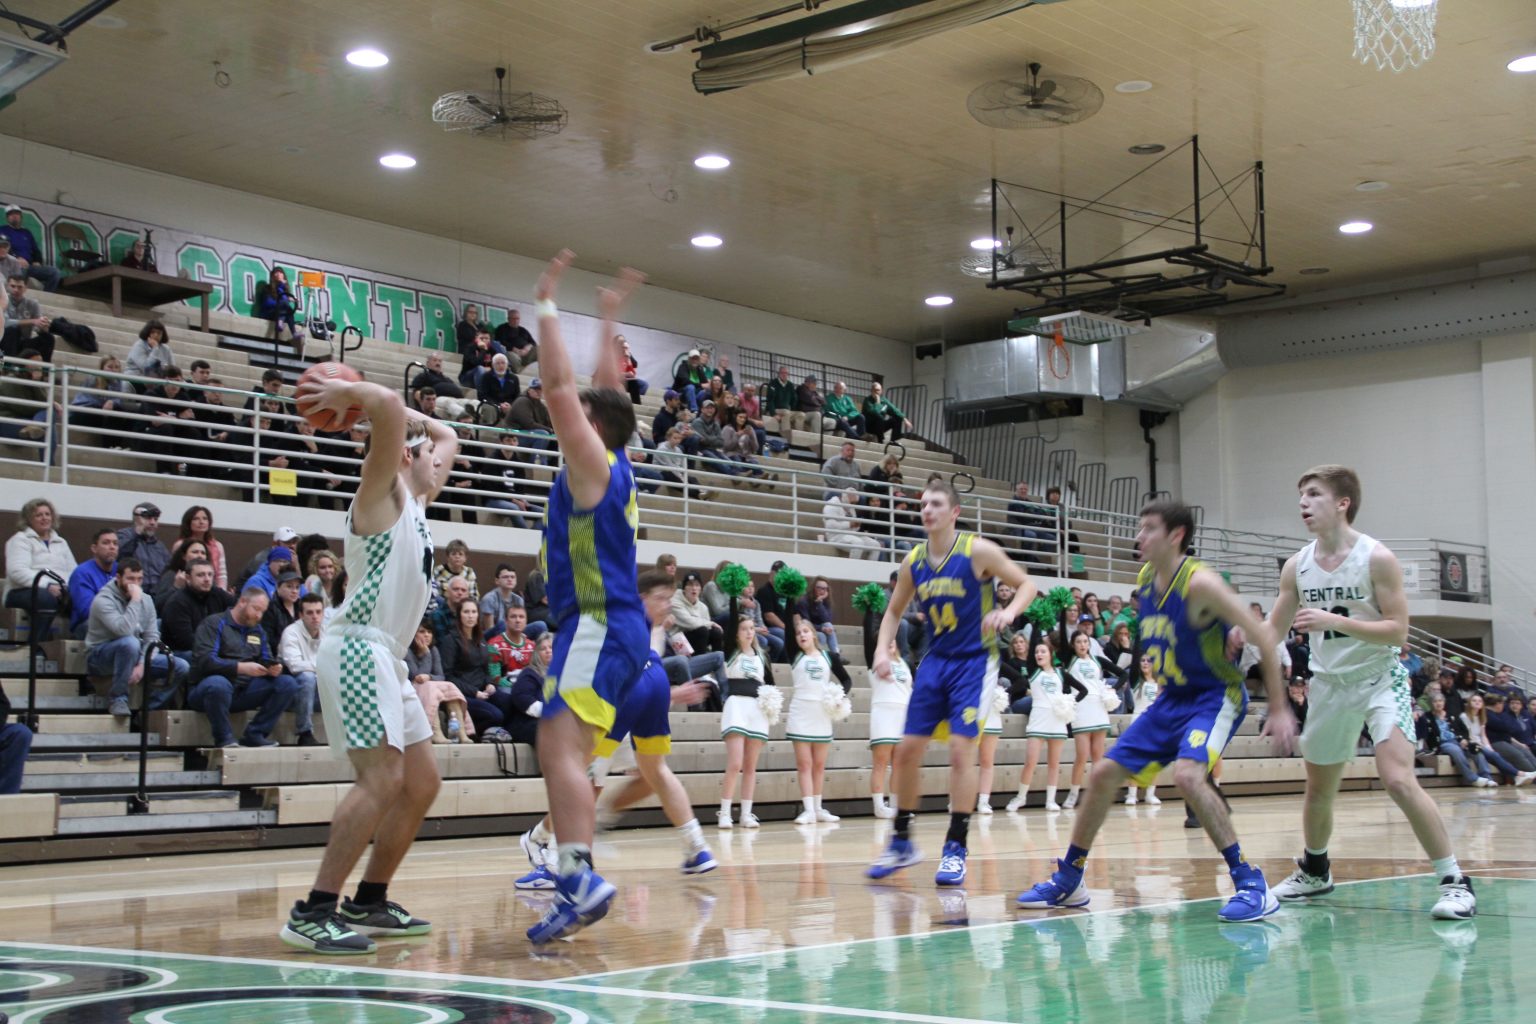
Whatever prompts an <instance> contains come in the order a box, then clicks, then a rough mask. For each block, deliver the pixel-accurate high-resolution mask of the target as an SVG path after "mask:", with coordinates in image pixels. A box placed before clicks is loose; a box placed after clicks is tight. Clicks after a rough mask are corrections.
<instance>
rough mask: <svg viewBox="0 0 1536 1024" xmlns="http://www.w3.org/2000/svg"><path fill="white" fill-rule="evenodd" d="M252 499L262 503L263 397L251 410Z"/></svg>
mask: <svg viewBox="0 0 1536 1024" xmlns="http://www.w3.org/2000/svg"><path fill="white" fill-rule="evenodd" d="M251 500H252V501H253V502H255V503H256V504H258V505H259V504H261V399H259V398H258V399H257V400H256V403H255V408H253V409H252V410H251Z"/></svg>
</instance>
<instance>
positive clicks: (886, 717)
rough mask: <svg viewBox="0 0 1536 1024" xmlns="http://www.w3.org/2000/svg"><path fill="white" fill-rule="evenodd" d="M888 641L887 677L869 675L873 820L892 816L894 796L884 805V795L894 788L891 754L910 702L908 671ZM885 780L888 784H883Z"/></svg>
mask: <svg viewBox="0 0 1536 1024" xmlns="http://www.w3.org/2000/svg"><path fill="white" fill-rule="evenodd" d="M896 646H897V645H896V641H895V640H892V641H891V644H890V647H889V648H887V653H888V654H889V655H890V658H891V677H890V678H889V679H886V678H885V677H883V676H880V675H877V674H876V673H874V672H871V673H870V674H869V681H870V691H871V692H870V701H869V750H870V755H871V756H872V757H873V758H874V762H875V766H874V770H873V771H871V772H870V774H869V798H870V800H871V801H872V802H873V803H874V805H875V817H877V818H894V817H896V806H895V798H894V796H893V797H892V799H891V802H890V803H887V802H886V796H885V795H886V793H890V792H892V791H893V790H894V789H895V781H896V780H895V779H894V778H893V777H892V775H891V754H892V753H893V752H894V751H895V749H896V745H897V744H898V743H900V742H901V737H902V735H903V734H904V733H905V732H906V727H907V702H908V701H909V700H911V699H912V670H911V669H909V668H907V663H906V662H905V661H903V660H902V657H901V652H900V651H898V650H897V649H896ZM887 780H889V781H887Z"/></svg>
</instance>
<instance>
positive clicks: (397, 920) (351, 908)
mask: <svg viewBox="0 0 1536 1024" xmlns="http://www.w3.org/2000/svg"><path fill="white" fill-rule="evenodd" d="M336 916H337V917H339V918H340V919H341V920H342V922H343V923H344V924H346V926H347V927H349V928H351V929H352V930H353V931H354V932H357V933H359V934H361V935H425V934H427V932H429V931H431V930H432V922H431V921H423V920H422V919H421V918H419V917H412V916H411V915H410V914H409V913H407V912H406V909H405V908H404V907H402V906H401V905H400V904H398V903H393V902H388V901H386V902H384V903H353V902H352V901H351V900H342V901H341V909H340V910H338V911H337V913H336Z"/></svg>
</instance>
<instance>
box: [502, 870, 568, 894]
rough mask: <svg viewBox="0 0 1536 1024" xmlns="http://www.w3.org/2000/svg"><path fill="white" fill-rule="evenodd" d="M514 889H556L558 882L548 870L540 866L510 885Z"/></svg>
mask: <svg viewBox="0 0 1536 1024" xmlns="http://www.w3.org/2000/svg"><path fill="white" fill-rule="evenodd" d="M512 888H514V889H524V890H526V889H557V888H559V882H557V881H556V879H555V876H554V875H553V874H552V873H551V872H550V870H549V868H547V867H545V866H544V865H542V864H540V865H539V866H538V867H536V868H534V869H533V870H532V871H530V872H528V873H527V874H526V875H524V876H523V877H522V878H519V879H518V880H517V881H515V882H513V883H512Z"/></svg>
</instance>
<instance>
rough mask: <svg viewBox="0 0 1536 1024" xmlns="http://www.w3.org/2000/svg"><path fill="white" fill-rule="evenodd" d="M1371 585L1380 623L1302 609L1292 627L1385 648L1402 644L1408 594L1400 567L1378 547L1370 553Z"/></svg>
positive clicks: (1319, 609) (1386, 551) (1383, 549)
mask: <svg viewBox="0 0 1536 1024" xmlns="http://www.w3.org/2000/svg"><path fill="white" fill-rule="evenodd" d="M1371 586H1372V588H1373V589H1374V590H1375V591H1376V607H1377V608H1379V609H1380V610H1381V621H1380V622H1361V621H1360V620H1359V619H1351V618H1349V617H1348V616H1347V615H1335V614H1334V613H1333V612H1325V611H1323V610H1322V609H1321V608H1303V609H1302V610H1301V611H1299V612H1297V613H1296V628H1297V629H1305V630H1307V631H1308V632H1313V633H1315V632H1318V631H1320V630H1321V631H1325V632H1330V633H1343V634H1344V635H1345V636H1352V637H1354V638H1355V639H1356V640H1364V641H1365V642H1366V643H1371V644H1381V645H1383V646H1386V647H1397V646H1399V645H1401V644H1403V643H1404V642H1406V641H1407V639H1408V595H1407V594H1406V593H1405V592H1404V591H1403V567H1402V565H1401V564H1399V563H1398V561H1397V556H1396V555H1394V554H1393V553H1392V552H1391V551H1389V550H1387V548H1385V547H1383V546H1382V545H1380V544H1378V545H1376V550H1375V551H1372V552H1371ZM1326 642H1327V641H1326V640H1325V641H1324V643H1326Z"/></svg>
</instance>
